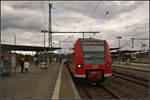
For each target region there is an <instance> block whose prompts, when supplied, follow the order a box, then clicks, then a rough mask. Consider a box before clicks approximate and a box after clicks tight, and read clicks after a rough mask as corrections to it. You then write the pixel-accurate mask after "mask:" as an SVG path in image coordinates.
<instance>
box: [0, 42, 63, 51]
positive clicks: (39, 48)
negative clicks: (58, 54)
mask: <svg viewBox="0 0 150 100" xmlns="http://www.w3.org/2000/svg"><path fill="white" fill-rule="evenodd" d="M1 48H2V51H3V50H6V51H7V50H17V51H44V49H45V50H46V51H54V50H57V49H61V48H57V47H52V49H51V48H50V47H43V46H24V45H10V44H1Z"/></svg>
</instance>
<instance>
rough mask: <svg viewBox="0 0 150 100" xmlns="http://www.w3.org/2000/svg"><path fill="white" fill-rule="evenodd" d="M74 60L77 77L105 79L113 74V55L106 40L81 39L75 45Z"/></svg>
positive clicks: (93, 79) (92, 79) (96, 79)
mask: <svg viewBox="0 0 150 100" xmlns="http://www.w3.org/2000/svg"><path fill="white" fill-rule="evenodd" d="M74 61H75V63H74V73H75V76H76V77H77V78H85V79H88V80H90V81H104V80H105V79H106V78H107V77H110V76H111V73H112V65H111V55H110V51H109V45H108V43H107V41H105V40H97V39H79V41H78V42H77V43H76V45H75V54H74Z"/></svg>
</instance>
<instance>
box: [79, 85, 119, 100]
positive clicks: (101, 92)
mask: <svg viewBox="0 0 150 100" xmlns="http://www.w3.org/2000/svg"><path fill="white" fill-rule="evenodd" d="M76 85H77V88H78V90H79V93H80V96H81V98H83V99H85V98H88V99H114V98H115V99H121V97H120V96H119V95H118V94H116V93H115V92H113V91H112V90H110V89H109V88H107V87H106V86H105V85H104V84H101V85H91V84H90V85H89V84H81V83H76ZM83 93H84V94H83Z"/></svg>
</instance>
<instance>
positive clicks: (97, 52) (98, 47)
mask: <svg viewBox="0 0 150 100" xmlns="http://www.w3.org/2000/svg"><path fill="white" fill-rule="evenodd" d="M104 51H105V48H104V44H84V45H83V55H84V63H85V64H105V52H104Z"/></svg>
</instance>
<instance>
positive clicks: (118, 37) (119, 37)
mask: <svg viewBox="0 0 150 100" xmlns="http://www.w3.org/2000/svg"><path fill="white" fill-rule="evenodd" d="M117 39H118V41H119V43H118V44H119V50H118V53H119V63H120V60H121V59H120V40H121V39H122V37H121V36H117Z"/></svg>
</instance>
